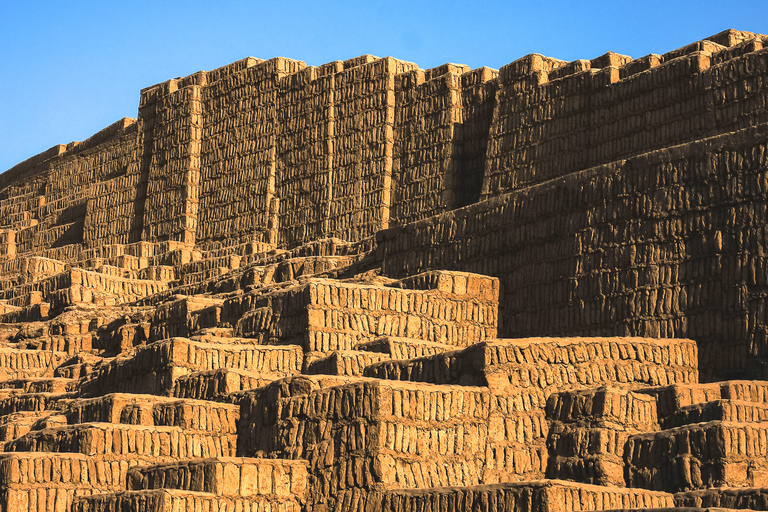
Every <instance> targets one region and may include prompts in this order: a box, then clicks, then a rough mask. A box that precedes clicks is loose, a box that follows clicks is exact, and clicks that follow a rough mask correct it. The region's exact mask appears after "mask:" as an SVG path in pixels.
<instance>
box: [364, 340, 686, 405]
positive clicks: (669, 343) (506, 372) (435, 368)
mask: <svg viewBox="0 0 768 512" xmlns="http://www.w3.org/2000/svg"><path fill="white" fill-rule="evenodd" d="M696 356H697V351H696V343H695V342H694V341H692V340H677V339H671V340H670V339H667V340H657V339H642V338H599V337H590V338H576V337H571V338H565V339H558V338H554V339H549V338H523V339H509V340H492V341H483V342H479V343H475V344H474V345H472V346H470V347H468V348H465V349H463V350H455V351H451V352H442V353H440V354H436V355H432V356H424V357H417V358H415V359H409V360H401V361H384V362H381V363H377V364H373V365H370V366H369V367H367V368H366V370H365V373H364V375H365V376H366V377H375V378H380V379H392V380H404V381H411V382H431V383H433V384H462V385H473V386H490V387H491V389H493V390H494V391H495V392H499V393H507V392H516V390H518V389H519V388H534V389H540V390H542V391H544V392H549V393H551V392H555V391H557V390H561V389H578V388H581V387H590V386H596V385H605V384H609V385H610V384H621V385H623V386H626V387H631V388H637V389H640V388H645V387H649V386H658V385H660V384H663V385H664V384H668V383H678V382H680V383H695V382H697V373H698V372H697V364H698V361H697V357H696Z"/></svg>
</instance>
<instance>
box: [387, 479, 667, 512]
mask: <svg viewBox="0 0 768 512" xmlns="http://www.w3.org/2000/svg"><path fill="white" fill-rule="evenodd" d="M673 505H674V501H673V496H672V495H671V494H667V493H663V492H649V491H644V490H642V489H620V488H615V487H614V488H608V487H601V486H597V485H579V484H574V483H572V482H564V481H549V482H521V483H503V484H497V485H483V486H477V487H473V488H470V489H414V490H409V489H404V490H392V491H388V492H387V493H385V494H384V496H383V500H382V503H381V505H380V509H381V510H383V511H386V512H416V511H420V510H443V511H445V512H460V511H462V510H505V511H508V512H529V511H533V510H542V511H543V510H546V511H548V512H572V511H575V510H582V511H583V510H619V509H624V510H630V509H646V508H647V509H663V508H665V507H672V506H673Z"/></svg>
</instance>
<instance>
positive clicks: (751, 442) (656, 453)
mask: <svg viewBox="0 0 768 512" xmlns="http://www.w3.org/2000/svg"><path fill="white" fill-rule="evenodd" d="M766 439H768V423H741V422H731V421H710V422H708V423H695V424H692V425H685V426H682V427H676V428H671V429H668V430H663V431H660V432H652V433H647V434H638V435H634V436H631V437H630V438H629V440H628V442H627V446H626V449H625V452H626V454H627V482H628V483H629V484H630V485H631V486H633V487H643V488H648V489H670V490H674V491H686V490H695V489H703V488H707V487H760V486H768V443H766V441H765V440H766Z"/></svg>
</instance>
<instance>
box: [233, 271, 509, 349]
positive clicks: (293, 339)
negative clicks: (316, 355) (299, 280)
mask: <svg viewBox="0 0 768 512" xmlns="http://www.w3.org/2000/svg"><path fill="white" fill-rule="evenodd" d="M444 274H445V276H446V277H450V274H449V273H444ZM458 278H460V279H458V280H460V281H462V282H463V283H464V286H463V288H461V289H459V288H456V289H455V291H454V288H453V287H452V286H453V284H452V283H453V280H452V279H448V280H446V282H450V283H451V284H449V285H448V288H447V290H440V289H431V290H419V289H416V290H412V289H410V290H409V289H400V288H393V287H385V286H374V285H358V284H348V283H342V282H339V281H335V280H330V279H312V280H311V281H310V282H309V283H307V284H305V285H301V286H297V287H293V288H290V289H288V290H284V291H282V290H281V291H278V292H273V293H271V294H265V296H264V297H263V298H262V299H261V300H260V301H259V302H258V303H256V304H255V306H256V307H255V308H254V309H252V310H251V311H247V310H246V311H245V313H246V314H245V315H244V316H243V317H242V318H241V319H240V320H238V323H237V325H236V328H235V331H236V333H237V334H238V335H245V336H247V337H259V338H261V339H262V340H263V342H264V343H276V342H278V340H279V342H280V343H293V344H297V345H300V346H302V347H304V350H305V351H307V352H312V351H318V352H328V351H332V350H351V349H353V348H354V347H355V345H357V344H358V343H362V342H366V341H372V340H373V339H374V338H377V337H380V336H401V337H402V336H406V337H411V338H420V339H424V340H427V341H436V342H439V343H444V344H448V345H452V346H467V345H470V344H472V343H475V342H477V341H481V340H485V339H492V338H494V337H495V336H496V326H497V324H498V316H497V309H498V304H497V302H496V297H497V296H498V295H497V294H498V285H497V283H496V281H495V280H493V279H488V278H484V277H481V276H469V279H467V274H463V275H460V276H458ZM468 281H469V282H471V283H472V287H470V288H469V289H468V288H467V284H466V283H467V282H468ZM476 281H477V282H481V281H484V282H487V283H486V284H487V286H486V288H487V289H486V288H482V289H481V288H480V287H479V285H478V284H476ZM405 286H407V283H406V284H405ZM241 301H242V299H241V298H240V297H237V298H234V299H230V300H228V301H227V303H225V305H224V311H223V312H222V316H223V317H226V315H227V310H229V311H231V312H232V313H230V314H233V316H234V317H237V316H238V314H237V313H239V314H240V315H242V314H243V313H241V312H240V311H239V310H241V308H243V307H248V306H247V304H245V303H243V302H241ZM259 306H261V307H259Z"/></svg>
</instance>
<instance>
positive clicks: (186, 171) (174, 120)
mask: <svg viewBox="0 0 768 512" xmlns="http://www.w3.org/2000/svg"><path fill="white" fill-rule="evenodd" d="M199 81H202V82H204V81H205V78H204V76H201V77H199ZM181 85H185V84H184V82H183V81H182V82H181ZM201 100H202V94H201V86H200V85H199V84H196V83H195V84H189V85H186V86H184V87H181V88H179V81H177V80H171V81H169V82H166V83H165V84H161V85H159V86H156V87H153V88H150V89H148V90H144V91H142V96H141V103H140V107H139V113H140V116H141V117H142V118H143V119H145V120H146V123H147V125H150V126H151V130H152V131H151V142H149V141H147V142H146V143H145V144H147V145H148V146H149V147H148V149H149V151H150V154H151V156H149V157H147V155H144V158H148V162H147V164H148V168H147V180H148V181H147V194H146V200H145V202H144V218H143V223H142V240H145V241H150V242H159V241H163V240H173V241H178V242H184V243H186V244H194V242H195V231H196V229H197V212H198V205H199V194H200V151H201V138H202V129H203V125H202V123H203V112H202V103H201ZM145 136H148V135H146V134H145ZM142 165H143V164H142Z"/></svg>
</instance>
